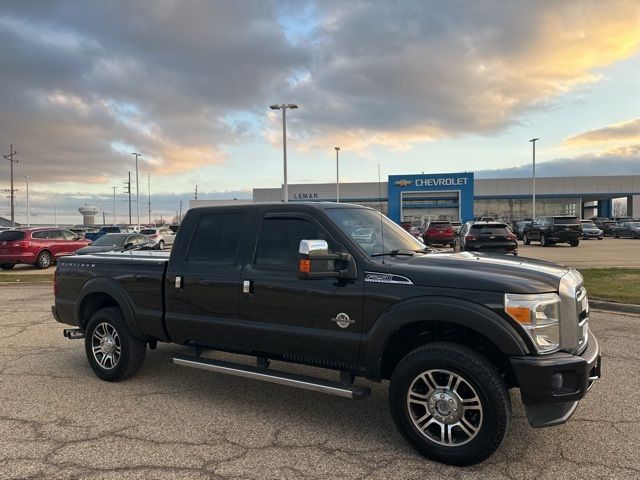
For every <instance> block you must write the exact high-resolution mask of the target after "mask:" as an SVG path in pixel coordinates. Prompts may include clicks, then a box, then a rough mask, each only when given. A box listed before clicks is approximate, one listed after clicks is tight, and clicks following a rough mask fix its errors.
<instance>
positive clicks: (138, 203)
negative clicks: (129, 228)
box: [131, 152, 142, 231]
mask: <svg viewBox="0 0 640 480" xmlns="http://www.w3.org/2000/svg"><path fill="white" fill-rule="evenodd" d="M131 155H135V157H136V210H137V211H138V231H140V183H139V182H138V157H141V156H142V155H140V154H139V153H136V152H133V153H132V154H131Z"/></svg>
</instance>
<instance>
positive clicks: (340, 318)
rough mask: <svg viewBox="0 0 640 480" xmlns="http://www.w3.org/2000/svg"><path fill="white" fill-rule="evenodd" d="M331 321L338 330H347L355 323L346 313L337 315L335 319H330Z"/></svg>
mask: <svg viewBox="0 0 640 480" xmlns="http://www.w3.org/2000/svg"><path fill="white" fill-rule="evenodd" d="M331 321H332V322H336V323H337V324H338V326H339V327H340V328H347V327H348V326H349V325H351V324H352V323H356V321H355V320H351V319H350V318H349V315H347V314H346V313H339V314H338V315H336V316H335V318H332V319H331Z"/></svg>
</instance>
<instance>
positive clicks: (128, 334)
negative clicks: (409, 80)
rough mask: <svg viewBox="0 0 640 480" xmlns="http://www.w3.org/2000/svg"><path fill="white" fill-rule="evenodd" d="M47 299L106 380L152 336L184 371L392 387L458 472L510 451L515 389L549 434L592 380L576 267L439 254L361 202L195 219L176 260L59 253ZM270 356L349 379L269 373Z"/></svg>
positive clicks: (219, 212) (184, 231)
mask: <svg viewBox="0 0 640 480" xmlns="http://www.w3.org/2000/svg"><path fill="white" fill-rule="evenodd" d="M363 230H366V231H368V232H370V233H371V234H370V235H360V234H359V233H358V232H362V231H363ZM54 288H55V306H54V307H53V315H54V317H55V318H56V319H57V320H58V321H59V322H62V323H66V324H70V325H74V326H76V327H77V328H71V329H65V331H64V333H65V336H67V337H69V338H84V339H85V340H84V342H85V350H86V354H87V358H88V361H89V364H90V365H91V368H92V369H93V371H94V372H95V373H96V375H97V376H98V377H100V378H102V379H104V380H108V381H115V380H120V379H123V378H126V377H129V376H131V375H133V374H134V373H135V372H136V371H137V370H138V369H139V368H140V366H141V365H142V363H143V361H144V358H145V352H146V349H147V346H149V348H155V347H156V345H157V342H173V343H177V344H181V345H185V346H190V347H194V353H193V354H191V355H188V354H187V353H185V354H179V355H177V356H176V357H175V358H174V363H176V364H178V365H182V366H186V367H195V368H201V369H205V370H210V371H213V372H219V373H226V374H232V375H239V376H242V377H248V378H251V379H257V380H263V381H270V382H275V383H279V384H284V385H289V386H295V387H301V388H307V389H310V390H315V391H318V392H324V393H329V394H335V395H340V396H343V397H348V398H354V399H360V398H364V397H367V396H368V395H369V394H370V389H369V388H368V387H366V382H364V383H365V385H363V384H362V383H363V382H358V384H355V383H354V378H355V377H364V378H365V379H368V380H371V381H376V382H380V381H383V380H389V406H390V410H391V415H392V417H393V419H394V421H395V423H396V424H397V427H398V429H399V430H400V432H402V434H403V435H404V436H405V437H406V439H407V440H408V441H409V442H410V443H411V444H412V445H413V446H414V447H415V448H417V449H418V450H419V451H420V452H421V453H422V454H423V455H424V456H426V457H428V458H430V459H433V460H437V461H440V462H444V463H448V464H455V465H469V464H474V463H478V462H480V461H482V460H484V459H486V458H487V457H489V456H490V455H491V454H492V453H493V452H494V451H495V450H496V449H497V448H498V447H499V446H500V444H501V442H502V440H503V438H504V436H505V432H506V429H507V425H508V423H509V420H510V412H511V404H510V397H509V394H508V390H509V389H511V388H519V390H520V395H521V398H522V401H523V403H524V405H525V408H526V412H527V418H528V421H529V423H530V424H531V425H532V426H533V427H544V426H551V425H556V424H560V423H563V422H565V421H566V420H567V419H568V418H569V417H570V416H571V415H572V414H573V412H574V410H575V409H576V407H577V405H578V401H579V400H580V399H582V398H583V397H584V396H585V394H586V393H587V390H589V388H590V387H591V385H592V383H593V382H594V381H595V380H596V379H598V378H599V376H600V354H599V347H598V342H597V341H596V338H595V337H594V335H593V334H592V333H591V332H590V331H589V304H588V301H587V296H586V291H585V288H584V287H583V281H582V277H581V276H580V274H579V273H578V272H576V271H575V270H572V269H569V268H566V267H563V266H560V265H557V264H554V263H549V262H542V261H537V260H532V259H526V258H510V257H506V256H502V255H490V254H478V253H471V252H464V253H434V252H431V251H429V249H427V248H425V246H424V245H423V244H422V243H420V242H419V241H417V240H416V239H415V238H413V237H412V236H411V235H410V234H408V233H407V232H406V231H404V230H403V229H402V228H400V227H399V226H398V225H396V224H395V223H393V222H392V221H391V220H389V219H388V218H386V217H384V216H383V215H382V214H380V213H378V212H376V211H375V210H372V209H370V208H365V207H361V206H357V205H348V204H335V203H300V204H286V203H281V204H255V205H242V206H227V207H203V208H195V209H192V210H189V212H188V213H187V215H186V217H185V219H184V221H183V223H182V225H181V227H180V231H179V232H178V235H177V237H176V240H175V245H174V247H173V249H172V251H171V253H170V256H169V255H167V254H163V253H152V252H135V253H117V254H96V255H88V256H87V255H85V256H78V257H74V256H71V257H65V258H62V259H60V261H59V263H58V268H57V271H56V276H55V287H54ZM209 350H218V351H225V352H233V353H240V354H245V355H250V356H253V357H255V358H256V362H255V365H254V364H251V365H247V364H240V363H232V362H229V361H223V360H219V359H213V358H209V357H206V356H204V355H203V352H205V351H209ZM187 352H188V351H187ZM270 360H279V361H285V362H292V363H297V364H304V365H310V366H316V367H323V368H326V369H331V370H334V371H336V372H339V376H338V374H337V373H336V378H335V380H328V379H327V378H314V377H311V376H307V375H300V374H294V373H291V372H286V371H279V370H274V369H273V368H270Z"/></svg>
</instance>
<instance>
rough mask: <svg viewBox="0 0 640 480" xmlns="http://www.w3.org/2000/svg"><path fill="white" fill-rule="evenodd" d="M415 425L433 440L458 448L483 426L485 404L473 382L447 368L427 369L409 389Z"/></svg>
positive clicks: (408, 393) (411, 413)
mask: <svg viewBox="0 0 640 480" xmlns="http://www.w3.org/2000/svg"><path fill="white" fill-rule="evenodd" d="M407 408H408V410H409V415H410V417H411V420H412V422H413V425H414V426H415V427H416V428H417V429H418V431H419V432H421V433H422V435H424V436H425V437H427V438H428V439H429V440H430V441H432V442H434V443H437V444H438V445H443V446H446V447H458V446H460V445H464V444H465V443H468V442H469V441H471V440H473V439H474V438H475V437H476V435H477V434H478V433H479V432H480V429H481V427H482V415H483V410H482V404H481V402H480V397H479V396H478V394H477V393H476V391H475V389H474V388H473V387H472V386H471V384H470V383H469V382H468V381H466V380H465V379H464V378H463V377H461V376H460V375H458V374H457V373H453V372H450V371H448V370H427V371H426V372H423V373H421V374H420V375H418V376H417V377H416V378H415V379H414V380H413V382H411V385H410V386H409V390H408V392H407Z"/></svg>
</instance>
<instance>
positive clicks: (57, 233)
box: [49, 230, 64, 240]
mask: <svg viewBox="0 0 640 480" xmlns="http://www.w3.org/2000/svg"><path fill="white" fill-rule="evenodd" d="M49 238H50V239H51V240H64V237H63V236H62V230H49Z"/></svg>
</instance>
